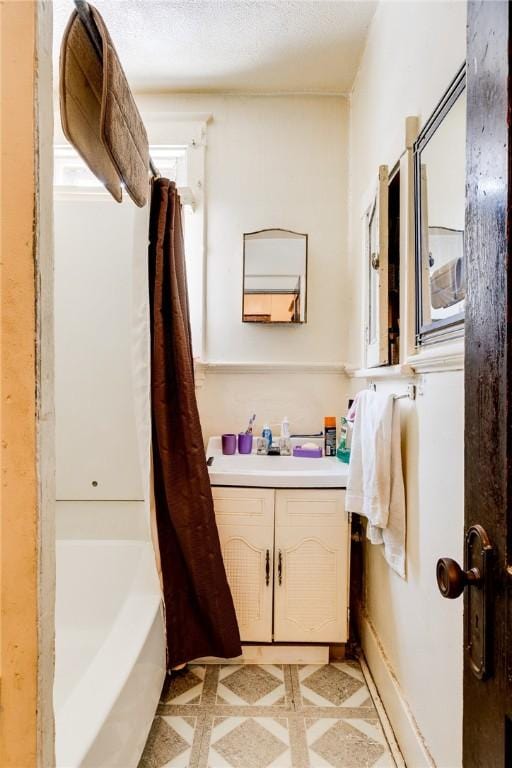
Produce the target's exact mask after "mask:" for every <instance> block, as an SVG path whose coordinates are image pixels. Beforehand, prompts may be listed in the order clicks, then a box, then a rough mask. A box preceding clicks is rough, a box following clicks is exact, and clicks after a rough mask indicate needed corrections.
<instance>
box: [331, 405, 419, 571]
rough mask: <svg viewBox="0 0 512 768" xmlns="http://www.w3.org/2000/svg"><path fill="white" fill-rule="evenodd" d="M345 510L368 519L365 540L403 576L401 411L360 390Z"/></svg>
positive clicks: (403, 501) (396, 406) (403, 508)
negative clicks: (380, 547) (381, 549)
mask: <svg viewBox="0 0 512 768" xmlns="http://www.w3.org/2000/svg"><path fill="white" fill-rule="evenodd" d="M345 507H346V509H347V511H348V512H357V513H358V514H360V515H364V516H365V517H366V518H367V519H368V529H367V535H368V538H369V540H370V541H371V542H372V543H373V544H383V545H384V556H385V558H386V560H387V562H388V563H389V565H390V566H391V567H392V568H393V570H395V571H396V572H397V573H398V574H399V575H400V576H402V577H404V578H405V492H404V480H403V474H402V456H401V450H400V408H399V406H398V405H397V404H395V400H394V397H393V395H381V394H380V393H379V394H378V393H376V392H372V391H371V390H364V391H363V392H360V393H359V395H358V396H357V405H356V418H355V422H354V434H353V436H352V448H351V451H350V465H349V471H348V483H347V493H346V497H345Z"/></svg>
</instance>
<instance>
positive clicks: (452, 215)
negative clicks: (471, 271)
mask: <svg viewBox="0 0 512 768" xmlns="http://www.w3.org/2000/svg"><path fill="white" fill-rule="evenodd" d="M465 145H466V91H465V90H463V91H462V92H461V93H460V94H459V95H458V97H457V98H456V100H455V101H454V102H453V104H452V106H451V107H450V109H449V111H448V112H447V113H446V114H445V115H444V117H443V118H442V120H441V121H440V123H439V124H438V125H437V127H436V128H435V130H434V132H433V133H432V135H431V136H430V138H429V139H428V142H427V143H426V144H425V145H424V146H423V148H422V150H421V155H420V189H419V194H420V201H421V208H420V216H421V242H420V244H419V245H420V249H421V272H422V274H421V289H422V290H421V293H422V305H423V306H422V329H420V330H425V329H428V326H429V325H430V326H432V325H433V324H435V325H437V326H439V325H441V324H446V323H447V322H449V321H452V322H453V321H455V320H456V319H459V318H462V316H463V312H464V300H465V296H466V285H465V269H464V213H465V181H466V158H465ZM440 321H443V322H442V323H441V322H440Z"/></svg>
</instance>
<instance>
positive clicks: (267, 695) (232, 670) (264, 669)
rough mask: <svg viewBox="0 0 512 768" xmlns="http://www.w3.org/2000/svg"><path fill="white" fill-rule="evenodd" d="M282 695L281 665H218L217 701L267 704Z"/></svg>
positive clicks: (278, 701)
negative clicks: (219, 667) (219, 666)
mask: <svg viewBox="0 0 512 768" xmlns="http://www.w3.org/2000/svg"><path fill="white" fill-rule="evenodd" d="M285 699H286V695H285V687H284V673H283V668H282V667H278V666H274V665H270V664H266V665H264V666H263V665H259V664H247V665H246V666H239V667H237V666H230V665H226V666H223V667H221V669H220V674H219V685H218V688H217V703H220V702H225V703H226V704H234V705H237V704H249V705H257V706H260V707H261V706H271V705H274V706H276V705H279V704H284V703H285Z"/></svg>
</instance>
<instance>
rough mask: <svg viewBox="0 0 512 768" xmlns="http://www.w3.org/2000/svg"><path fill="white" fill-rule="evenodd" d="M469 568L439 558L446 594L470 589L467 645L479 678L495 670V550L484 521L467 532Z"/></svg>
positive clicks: (439, 582) (466, 611) (439, 573)
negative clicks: (493, 663) (493, 628)
mask: <svg viewBox="0 0 512 768" xmlns="http://www.w3.org/2000/svg"><path fill="white" fill-rule="evenodd" d="M465 544H466V546H465V549H466V552H465V557H464V562H465V567H466V570H463V569H462V568H461V567H460V565H459V564H458V563H457V562H456V561H455V560H452V559H451V558H449V557H442V558H441V559H440V560H438V561H437V567H436V576H437V586H438V587H439V591H440V592H441V594H442V596H443V597H448V598H450V599H453V598H455V597H459V595H460V594H462V592H463V591H464V588H465V587H471V589H468V591H467V592H466V595H465V602H464V624H465V628H464V645H465V648H466V654H467V657H468V661H469V668H470V669H471V671H472V672H473V674H474V675H475V677H477V678H478V679H479V680H485V679H486V678H487V677H489V675H491V674H492V661H493V660H492V642H491V639H492V638H491V634H490V633H491V632H492V613H491V607H492V603H493V593H494V581H495V579H494V577H493V571H494V556H495V551H494V548H493V546H492V544H491V542H490V540H489V537H488V535H487V533H486V531H485V529H484V528H482V526H481V525H472V526H471V528H469V530H468V532H467V533H466V542H465Z"/></svg>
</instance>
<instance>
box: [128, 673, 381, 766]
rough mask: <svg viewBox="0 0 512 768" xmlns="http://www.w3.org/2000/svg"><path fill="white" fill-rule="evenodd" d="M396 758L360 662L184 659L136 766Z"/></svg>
mask: <svg viewBox="0 0 512 768" xmlns="http://www.w3.org/2000/svg"><path fill="white" fill-rule="evenodd" d="M185 767H187V768H329V767H330V768H395V762H394V760H393V757H392V755H391V752H390V749H389V746H388V743H387V741H386V738H385V736H384V732H383V730H382V727H381V724H380V721H379V718H378V715H377V711H376V709H375V707H374V705H373V701H372V699H371V696H370V692H369V690H368V688H367V686H366V683H365V680H364V677H363V674H362V671H361V667H360V666H359V664H358V662H355V661H347V662H342V663H336V664H326V665H307V666H280V665H246V666H241V665H229V664H227V665H214V664H212V665H207V666H206V667H205V666H192V665H191V666H190V667H189V668H188V670H187V671H186V672H185V673H184V674H181V675H179V676H177V677H176V678H174V677H173V678H171V680H170V684H168V685H167V686H166V687H165V689H164V692H163V694H162V700H161V703H160V706H159V710H158V713H157V716H156V717H155V720H154V723H153V726H152V728H151V732H150V734H149V737H148V741H147V744H146V748H145V751H144V754H143V756H142V758H141V761H140V764H139V768H185Z"/></svg>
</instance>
